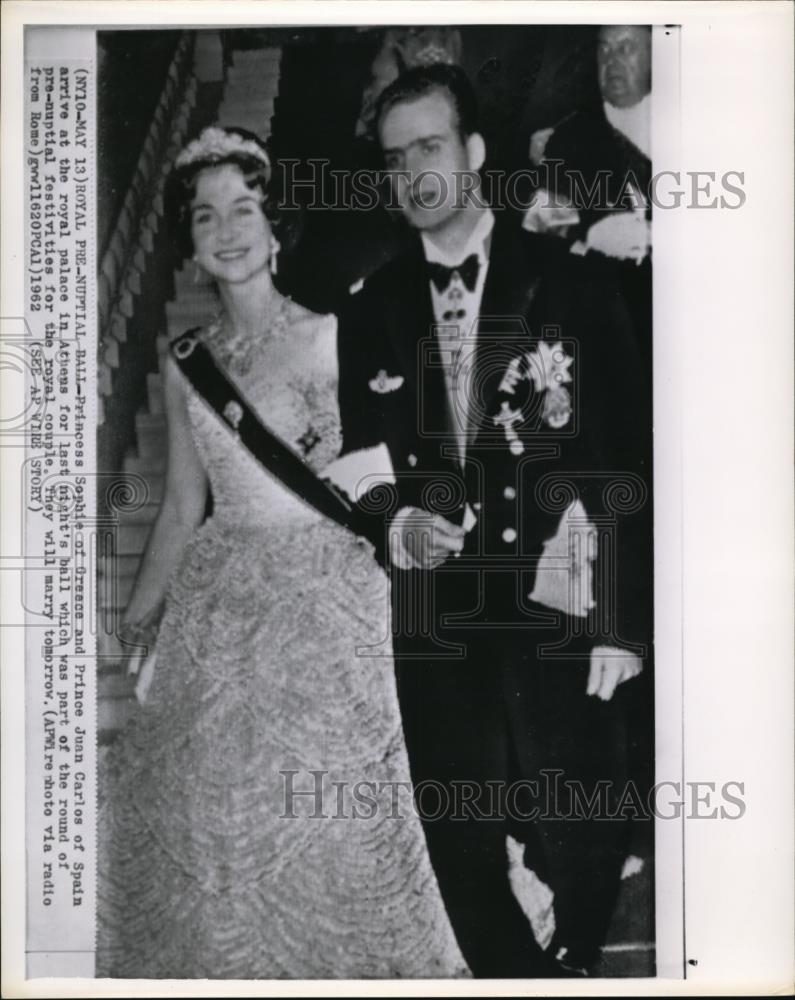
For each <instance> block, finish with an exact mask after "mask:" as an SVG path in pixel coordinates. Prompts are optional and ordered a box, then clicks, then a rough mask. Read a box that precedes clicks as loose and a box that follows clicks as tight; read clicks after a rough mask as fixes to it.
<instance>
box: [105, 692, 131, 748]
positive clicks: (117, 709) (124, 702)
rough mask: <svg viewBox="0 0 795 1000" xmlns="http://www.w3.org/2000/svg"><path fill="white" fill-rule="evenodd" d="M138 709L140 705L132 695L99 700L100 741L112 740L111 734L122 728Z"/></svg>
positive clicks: (107, 741)
mask: <svg viewBox="0 0 795 1000" xmlns="http://www.w3.org/2000/svg"><path fill="white" fill-rule="evenodd" d="M139 709H140V705H139V704H138V702H137V701H136V700H135V697H134V696H132V695H131V696H130V697H127V698H106V699H103V700H102V701H100V702H99V704H98V705H97V729H98V731H99V740H100V742H101V743H103V744H107V743H109V742H112V738H113V735H115V733H116V732H117V731H118V730H119V729H124V727H125V726H126V725H127V723H128V722H129V721H130V719H132V718H133V716H135V715H136V714H137V713H138V711H139Z"/></svg>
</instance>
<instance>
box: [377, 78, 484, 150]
mask: <svg viewBox="0 0 795 1000" xmlns="http://www.w3.org/2000/svg"><path fill="white" fill-rule="evenodd" d="M437 92H438V93H442V94H444V95H445V96H446V97H447V99H448V100H449V101H450V104H451V105H452V107H453V110H454V111H455V116H456V126H457V128H458V132H459V134H460V135H461V138H462V139H467V138H469V136H470V135H472V133H473V132H477V131H478V100H477V97H476V96H475V91H474V89H473V87H472V84H471V83H470V82H469V78H468V77H467V75H466V73H465V72H464V71H463V69H461V67H460V66H451V65H449V64H448V63H433V64H432V65H430V66H417V67H415V68H414V69H409V70H406V72H405V73H401V75H400V76H399V77H398V78H397V80H394V81H393V82H392V83H390V84H389V86H388V87H387V88H386V89H385V90H384V91H383V93H382V94H381V96H380V97H379V98H378V105H377V107H376V114H375V120H376V125H377V126H380V125H381V122H382V121H383V118H384V115H385V114H386V113H387V111H389V110H390V109H391V108H394V107H395V105H396V104H404V103H406V102H409V101H416V100H419V98H420V97H425V96H426V95H427V94H432V93H437Z"/></svg>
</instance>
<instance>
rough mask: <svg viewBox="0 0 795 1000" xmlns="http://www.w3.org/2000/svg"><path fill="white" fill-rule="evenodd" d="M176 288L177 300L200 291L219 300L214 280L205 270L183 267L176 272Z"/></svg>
mask: <svg viewBox="0 0 795 1000" xmlns="http://www.w3.org/2000/svg"><path fill="white" fill-rule="evenodd" d="M174 290H175V292H176V299H177V300H180V299H184V298H187V297H188V296H190V295H193V294H195V293H197V292H199V293H201V294H203V295H209V296H211V297H212V298H213V299H214V300H215V301H217V299H216V296H215V290H214V287H213V283H212V281H210V279H209V278H208V277H207V276H206V275H205V273H204V271H200V270H195V269H194V268H192V267H183V268H182V269H181V270H179V271H175V272H174Z"/></svg>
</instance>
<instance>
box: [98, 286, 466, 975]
mask: <svg viewBox="0 0 795 1000" xmlns="http://www.w3.org/2000/svg"><path fill="white" fill-rule="evenodd" d="M202 336H203V338H204V339H205V342H207V343H208V345H209V346H210V347H211V349H212V350H213V351H214V353H215V354H216V356H218V357H219V358H220V359H221V361H222V362H223V363H225V364H226V365H227V366H231V370H232V371H233V373H234V372H235V369H236V367H237V369H238V370H237V373H236V374H235V377H236V379H237V380H238V383H239V384H240V385H241V387H242V389H243V392H244V394H245V395H246V397H247V398H248V400H249V401H250V402H251V403H252V404H253V405H254V406H255V407H256V408H257V409H258V411H259V412H260V413H261V414H262V416H263V417H264V418H265V419H266V420H267V421H268V422H269V424H270V425H271V426H272V427H273V428H274V429H275V430H276V431H277V432H278V433H280V435H281V436H282V437H283V438H285V439H286V440H287V441H289V442H290V443H292V444H293V445H294V446H295V448H296V449H297V450H299V451H301V452H303V453H304V454H305V455H306V457H307V461H308V462H309V463H310V464H311V465H312V466H313V467H314V468H315V469H316V470H321V469H322V468H323V467H324V466H325V465H326V464H327V463H328V462H329V461H331V460H332V459H333V458H334V457H335V456H336V454H337V452H338V449H339V444H340V438H339V421H338V409H337V399H336V391H337V387H336V344H335V337H336V327H335V322H334V319H333V317H318V316H315V315H314V314H311V313H308V312H306V311H305V310H303V309H301V308H300V307H299V306H297V305H295V304H292V303H288V304H287V307H286V324H285V328H284V329H283V331H282V332H281V334H276V335H273V334H272V335H271V336H270V337H265V338H263V339H262V341H261V342H257V343H254V344H247V343H245V342H244V343H242V344H241V343H240V342H237V343H235V344H233V343H231V342H230V341H229V340H225V339H224V335H223V334H222V333H221V328H220V326H213V327H210V328H208V330H207V331H205V332H204V333H203V334H202ZM246 354H248V355H249V357H250V360H251V364H250V369H249V370H248V371H244V370H241V368H240V364H239V362H240V358H241V356H245V355H246ZM244 368H245V366H244ZM186 391H187V392H188V394H189V396H188V407H189V413H190V419H191V424H192V429H193V433H194V436H195V439H196V442H197V445H198V449H199V452H200V454H201V456H202V458H203V461H204V463H205V466H206V469H207V473H208V475H209V478H210V481H211V487H212V493H213V501H214V507H213V513H212V516H211V517H210V518H209V519H208V520H207V521H206V522H205V523H204V524H203V525H202V526H201V528H200V529H199V530H198V532H197V533H196V535H195V536H194V538H193V540H192V542H191V543H190V545H189V546H188V549H187V551H186V553H185V555H184V558H183V560H182V563H181V565H180V567H179V569H178V571H177V572H176V573H175V574H174V576H173V579H172V580H171V583H170V586H169V591H168V598H167V606H166V611H165V616H164V618H163V621H162V625H161V630H160V635H159V637H158V643H157V666H156V670H155V674H154V678H153V681H152V684H151V687H150V688H149V692H148V696H147V699H146V702H145V704H144V705H143V706H142V707H141V709H140V710H139V713H138V716H137V717H136V719H135V720H134V721H133V723H132V724H131V725H130V727H128V729H127V730H126V731H125V732H124V733H123V734H122V735H121V736H120V737H119V739H118V740H117V742H116V743H115V744H114V745H113V747H112V748H111V750H110V753H109V758H108V760H107V763H106V765H105V768H104V774H103V776H101V782H100V786H101V788H100V812H99V827H98V841H99V852H98V860H99V873H98V904H97V906H98V909H97V914H98V940H97V975H98V976H112V977H147V978H161V977H167V978H252V979H257V978H276V977H296V978H299V977H301V978H303V977H307V978H313V977H322V978H326V977H328V978H342V977H425V976H452V975H460V974H466V967H465V965H464V963H463V960H462V959H461V956H460V953H459V951H458V949H457V946H456V943H455V939H454V937H453V935H452V931H451V929H450V926H449V923H448V920H447V917H446V914H445V912H444V908H443V904H442V902H441V899H440V896H439V892H438V887H437V885H436V881H435V877H434V875H433V872H432V869H431V867H430V863H429V860H428V857H427V853H426V848H425V842H424V837H423V833H422V830H421V827H420V824H419V820H418V819H417V818H416V816H415V815H414V813H413V811H412V808H411V794H410V791H409V768H408V762H407V759H406V752H405V747H404V743H403V737H402V731H401V723H400V715H399V709H398V705H397V698H396V694H395V689H394V678H393V665H392V660H391V658H390V652H391V650H390V645H389V627H388V591H387V587H388V584H387V580H386V577H385V575H384V574H383V572H382V571H381V570H380V568H379V567H378V566H377V564H376V563H375V561H374V559H373V556H372V554H371V551H370V550H369V547H368V546H366V545H363V544H361V543H358V542H357V541H356V540H355V539H354V538H353V537H352V536H350V535H349V534H348V533H347V532H346V531H344V530H343V529H342V528H340V527H338V526H337V525H335V524H333V523H331V522H329V521H326V520H324V519H323V518H322V517H321V516H320V515H318V514H317V513H315V512H314V511H313V510H312V509H311V508H309V507H308V506H307V505H305V504H304V503H303V502H302V501H301V500H299V499H297V498H296V497H295V496H293V495H292V494H291V493H289V492H288V491H287V490H286V489H285V488H284V487H283V486H282V485H281V484H280V483H279V482H278V481H277V480H275V479H274V478H272V477H271V476H270V475H269V474H268V473H267V472H265V471H264V470H263V469H262V468H261V466H259V465H258V464H257V463H256V462H255V461H254V459H253V458H252V457H251V456H250V454H249V453H248V452H247V451H246V450H245V449H244V448H243V447H242V446H241V445H240V444H239V443H238V442H237V441H236V439H235V438H234V436H233V434H232V432H231V431H230V429H229V428H228V427H227V426H226V424H225V423H224V422H223V421H221V420H220V418H219V417H218V416H217V415H216V414H215V413H214V412H212V411H211V410H210V409H209V407H208V406H207V405H206V404H205V402H204V401H203V400H202V399H200V398H199V397H198V396H197V395H196V394H195V393H194V392H193V391H192V389H190V388H186ZM368 647H370V652H376V653H378V654H380V655H377V656H368V655H366V653H367V651H368ZM357 651H358V652H357ZM362 654H365V655H362ZM379 783H380V784H379ZM302 793H304V794H302Z"/></svg>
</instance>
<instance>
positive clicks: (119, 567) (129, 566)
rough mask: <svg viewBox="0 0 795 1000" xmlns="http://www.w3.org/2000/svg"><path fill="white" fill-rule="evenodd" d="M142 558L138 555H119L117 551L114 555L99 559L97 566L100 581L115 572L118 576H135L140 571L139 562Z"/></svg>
mask: <svg viewBox="0 0 795 1000" xmlns="http://www.w3.org/2000/svg"><path fill="white" fill-rule="evenodd" d="M140 561H141V560H140V558H139V557H138V556H137V555H130V554H129V553H128V554H126V555H119V553H118V552H117V553H115V554H114V555H113V556H106V557H105V558H104V559H100V560H99V565H98V566H97V574H98V576H99V579H100V581H103V580H107V579H108V577H111V576H113V575H114V574H115V576H116V577H117V578H121V577H126V576H129V577H134V576H135V574H136V573H137V572H138V564H139V563H140Z"/></svg>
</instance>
